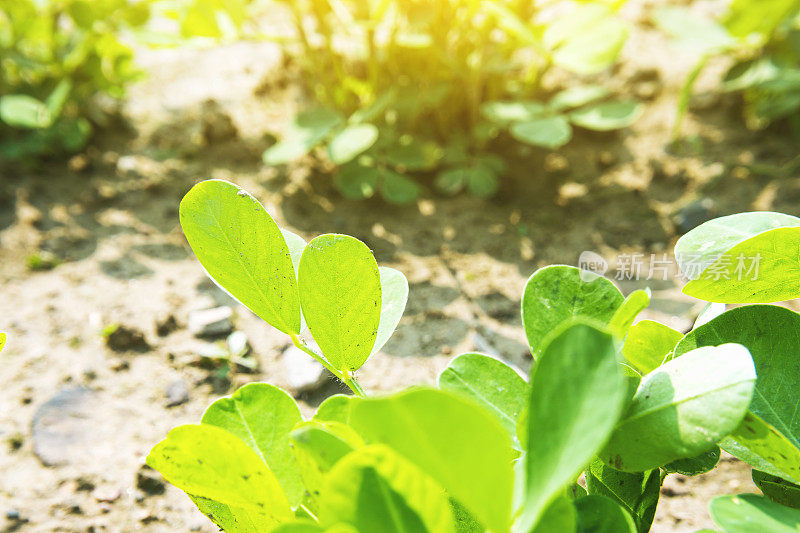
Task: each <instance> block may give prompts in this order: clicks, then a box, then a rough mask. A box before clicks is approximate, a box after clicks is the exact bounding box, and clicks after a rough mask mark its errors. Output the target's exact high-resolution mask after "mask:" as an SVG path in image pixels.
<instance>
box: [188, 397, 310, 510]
mask: <svg viewBox="0 0 800 533" xmlns="http://www.w3.org/2000/svg"><path fill="white" fill-rule="evenodd" d="M301 421H302V417H301V416H300V410H299V409H298V408H297V404H296V403H294V400H293V399H292V397H291V396H289V395H288V394H286V393H285V392H283V391H282V390H281V389H279V388H278V387H275V386H273V385H268V384H266V383H250V384H248V385H245V386H244V387H242V388H240V389H239V390H237V391H236V392H235V393H233V395H232V396H230V397H229V398H221V399H219V400H217V401H216V402H214V403H212V404H211V405H210V406H209V407H208V409H206V412H205V414H204V415H203V419H202V423H203V424H210V425H212V426H217V427H221V428H222V429H226V430H228V431H229V432H231V433H233V434H234V435H236V436H237V437H239V438H240V439H241V440H242V441H243V442H244V443H245V444H247V445H248V446H250V448H251V449H252V450H253V451H255V452H256V453H257V454H258V456H259V457H260V458H261V460H262V461H264V463H265V464H266V465H267V466H268V467H269V469H270V470H272V473H273V474H275V477H276V478H277V479H278V481H279V482H280V484H281V487H283V491H284V492H285V493H286V498H287V499H288V500H289V503H290V504H291V505H292V506H293V507H295V506H297V505H298V504H299V503H300V499H301V498H302V496H303V492H304V489H303V482H302V480H301V479H300V471H299V470H298V468H297V462H296V461H295V459H294V456H293V455H292V450H291V447H290V439H289V435H290V433H291V431H292V429H294V427H295V426H296V425H297V424H298V423H299V422H301Z"/></svg>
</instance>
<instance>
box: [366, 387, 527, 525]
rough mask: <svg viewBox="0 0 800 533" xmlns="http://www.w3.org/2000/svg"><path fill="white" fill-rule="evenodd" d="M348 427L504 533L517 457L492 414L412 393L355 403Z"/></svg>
mask: <svg viewBox="0 0 800 533" xmlns="http://www.w3.org/2000/svg"><path fill="white" fill-rule="evenodd" d="M351 424H352V426H353V427H354V428H355V429H356V431H358V432H359V434H361V435H363V436H364V438H365V439H366V440H367V441H372V442H377V443H383V444H386V445H388V446H390V447H392V448H393V449H394V450H395V451H397V452H398V453H400V454H401V455H403V456H404V457H406V458H407V459H409V460H410V461H412V462H413V463H414V464H416V465H417V466H418V467H420V468H421V469H422V470H423V471H425V472H426V473H427V474H428V475H430V476H431V477H432V478H433V479H435V480H436V481H437V482H438V483H439V484H440V485H442V487H444V489H445V490H446V491H447V492H448V494H450V495H451V496H452V497H453V498H455V499H456V500H458V501H459V502H460V503H461V504H463V505H464V507H466V509H467V510H468V511H469V512H470V513H472V514H473V515H474V516H475V518H477V519H478V520H479V521H480V522H481V523H482V524H484V525H485V526H486V527H487V528H488V529H491V530H493V531H507V530H508V527H509V522H510V515H511V495H512V478H513V474H512V468H511V464H512V460H513V459H514V455H515V453H514V450H513V448H512V446H511V439H510V438H509V437H508V435H506V433H505V431H504V430H503V428H502V426H501V425H500V423H499V422H497V420H496V419H495V417H493V416H492V415H491V414H489V413H487V412H485V411H484V410H483V409H482V408H480V407H478V406H476V405H475V404H474V403H472V402H471V401H468V400H466V399H462V398H461V397H460V396H457V395H454V394H452V393H448V392H444V391H439V390H431V389H415V390H410V391H406V392H402V393H400V394H396V395H393V396H388V397H385V398H369V399H363V400H360V401H358V402H357V403H356V404H355V406H354V407H353V414H352V417H351ZM487 487H491V490H490V491H487V490H486V489H487Z"/></svg>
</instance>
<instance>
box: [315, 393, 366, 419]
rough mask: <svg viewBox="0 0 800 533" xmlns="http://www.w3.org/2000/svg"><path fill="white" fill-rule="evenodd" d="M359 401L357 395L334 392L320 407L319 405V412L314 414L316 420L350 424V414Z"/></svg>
mask: <svg viewBox="0 0 800 533" xmlns="http://www.w3.org/2000/svg"><path fill="white" fill-rule="evenodd" d="M357 401H358V398H357V397H355V396H345V395H344V394H334V395H333V396H331V397H329V398H327V399H326V400H325V401H324V402H322V403H321V404H320V405H319V407H317V412H316V413H315V414H314V420H322V421H329V422H341V423H342V424H350V415H351V414H352V412H353V406H354V405H355V403H356V402H357Z"/></svg>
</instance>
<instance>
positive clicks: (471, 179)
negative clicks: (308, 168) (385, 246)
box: [264, 0, 641, 203]
mask: <svg viewBox="0 0 800 533" xmlns="http://www.w3.org/2000/svg"><path fill="white" fill-rule="evenodd" d="M284 3H285V4H286V6H287V7H288V9H289V10H290V11H291V14H292V22H293V24H294V33H295V38H296V40H295V41H294V42H290V43H288V45H287V50H288V52H289V53H291V54H294V55H295V56H297V63H298V65H299V66H300V68H301V69H302V78H303V79H304V80H306V82H307V84H308V90H309V91H308V92H309V94H310V95H311V97H312V99H313V103H312V104H311V106H312V107H310V108H309V109H306V110H303V111H302V112H300V113H299V114H298V115H297V116H296V117H295V120H294V122H293V124H292V125H291V127H290V128H289V131H288V132H286V134H285V135H284V137H283V138H282V139H281V141H280V142H279V143H277V144H276V145H274V146H273V147H271V148H269V149H268V150H267V151H266V152H265V153H264V161H265V162H266V163H267V164H270V165H275V164H282V163H286V162H289V161H291V160H292V159H295V158H298V157H301V156H304V155H306V154H308V153H310V152H312V150H314V149H315V148H316V147H324V148H325V152H326V153H327V157H328V159H329V160H330V161H332V162H333V163H335V164H337V165H341V168H340V169H339V171H338V173H337V175H336V177H335V183H336V185H337V187H338V188H339V190H340V191H341V192H342V194H343V195H344V196H346V197H348V198H354V199H356V198H366V197H370V196H373V195H374V194H376V193H380V195H381V196H382V197H383V198H384V199H385V200H387V201H389V202H393V203H410V202H413V201H414V200H415V199H416V198H417V196H418V195H419V193H420V191H421V190H422V188H421V187H420V185H419V184H418V183H417V182H416V180H415V179H414V177H415V175H417V174H418V173H429V172H432V171H435V172H437V174H438V176H437V177H436V179H435V180H434V186H435V187H436V188H437V189H439V190H440V191H442V192H444V193H445V194H456V193H457V192H459V191H462V190H467V191H468V192H469V193H470V194H474V195H476V196H480V197H487V196H491V195H493V194H494V193H495V192H496V191H497V189H498V186H499V179H500V177H501V176H502V174H503V173H504V166H505V165H504V164H503V162H502V160H500V163H499V164H497V163H496V162H495V161H491V160H496V159H497V157H496V156H493V155H491V153H490V152H491V151H492V148H493V146H492V144H493V141H495V140H496V139H498V137H499V136H500V135H501V134H503V132H505V131H506V130H507V131H508V133H510V135H511V136H512V137H513V138H515V139H517V140H519V141H520V142H522V143H526V144H532V145H534V146H538V147H542V148H545V149H549V150H553V149H557V148H559V147H560V146H562V145H564V144H565V143H567V142H568V141H569V140H570V139H571V137H572V126H571V123H572V124H575V125H577V126H579V127H582V128H588V129H593V130H599V131H606V130H609V129H618V128H623V127H627V126H628V125H630V124H631V123H632V122H633V121H635V120H636V119H637V118H638V116H639V115H640V113H641V106H640V105H639V104H637V103H634V102H627V101H623V102H618V101H615V100H613V99H611V95H610V94H609V92H608V91H607V90H606V89H604V88H600V87H597V86H593V85H587V86H585V87H580V88H578V89H575V88H570V89H567V90H566V91H565V92H564V93H563V94H562V93H559V94H557V95H556V96H555V97H554V98H553V99H552V100H551V101H550V102H545V101H544V100H540V99H541V98H542V94H541V93H542V91H541V87H540V83H541V80H542V77H543V76H544V74H545V73H546V72H547V71H548V70H549V69H551V68H552V67H560V68H561V69H564V70H566V71H569V72H571V73H574V74H575V75H578V76H587V75H593V74H597V73H599V72H602V71H604V70H606V69H608V68H609V67H611V66H612V65H613V64H614V63H615V62H616V59H617V56H618V55H619V52H620V50H621V48H622V46H623V44H624V43H625V41H626V39H627V37H628V27H627V24H626V23H625V22H623V21H622V19H621V18H619V17H618V16H617V14H616V10H617V9H618V8H619V7H620V6H621V5H622V4H623V3H624V1H615V2H608V1H604V0H591V1H583V2H579V3H566V4H563V5H562V6H561V7H562V8H564V9H561V10H559V11H558V12H557V13H555V14H553V13H548V9H547V8H546V7H545V6H540V5H538V4H535V3H532V2H501V1H497V0H489V1H485V2H474V1H472V0H441V1H437V2H433V3H430V2H427V3H426V2H423V3H419V2H408V1H407V0H387V1H385V2H366V3H365V2H362V1H358V0H343V1H337V2H333V3H329V2H321V3H320V2H311V1H305V0H304V1H291V2H289V1H286V2H284ZM342 43H347V44H346V45H344V46H343V45H342ZM320 152H322V151H321V150H320Z"/></svg>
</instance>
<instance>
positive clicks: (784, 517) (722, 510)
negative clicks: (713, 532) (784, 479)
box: [710, 494, 800, 533]
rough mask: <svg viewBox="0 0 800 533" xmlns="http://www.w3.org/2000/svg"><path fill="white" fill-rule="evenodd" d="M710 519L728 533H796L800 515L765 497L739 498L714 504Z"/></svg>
mask: <svg viewBox="0 0 800 533" xmlns="http://www.w3.org/2000/svg"><path fill="white" fill-rule="evenodd" d="M710 511H711V518H712V519H713V520H714V522H716V524H717V525H718V526H719V527H721V528H722V530H723V531H724V532H725V533H765V532H767V531H769V533H797V532H798V531H800V511H798V510H797V509H791V508H789V507H784V506H783V505H778V504H777V503H775V502H771V501H769V500H768V499H766V498H764V497H763V496H756V495H755V494H739V495H738V496H720V497H718V498H714V500H712V501H711V506H710Z"/></svg>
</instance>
